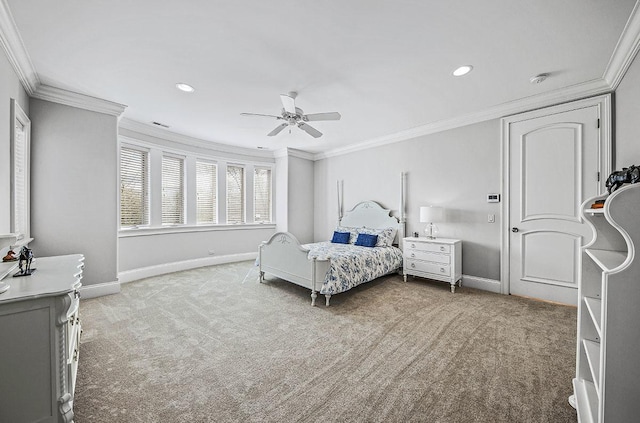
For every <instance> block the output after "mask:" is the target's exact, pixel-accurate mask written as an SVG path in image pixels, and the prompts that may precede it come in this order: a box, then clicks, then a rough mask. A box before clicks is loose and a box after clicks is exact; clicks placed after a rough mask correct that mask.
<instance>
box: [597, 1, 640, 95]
mask: <svg viewBox="0 0 640 423" xmlns="http://www.w3.org/2000/svg"><path fill="white" fill-rule="evenodd" d="M639 49H640V2H636V4H635V6H634V7H633V11H632V12H631V15H630V16H629V19H628V20H627V24H626V25H625V27H624V30H623V31H622V34H621V35H620V38H619V39H618V44H616V48H615V49H614V51H613V54H612V55H611V59H609V63H608V64H607V68H606V70H605V71H604V76H603V78H604V80H605V81H607V83H608V84H609V86H610V87H611V89H612V90H616V89H617V88H618V85H620V82H622V78H624V75H625V73H627V69H629V66H631V63H633V59H634V58H635V57H636V54H637V53H638V50H639Z"/></svg>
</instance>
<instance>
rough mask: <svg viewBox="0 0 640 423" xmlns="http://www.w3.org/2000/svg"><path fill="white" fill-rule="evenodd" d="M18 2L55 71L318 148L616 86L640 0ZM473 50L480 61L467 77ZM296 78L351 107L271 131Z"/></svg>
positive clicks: (14, 3)
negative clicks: (617, 66)
mask: <svg viewBox="0 0 640 423" xmlns="http://www.w3.org/2000/svg"><path fill="white" fill-rule="evenodd" d="M2 1H3V2H4V3H5V6H8V8H9V10H10V13H11V15H12V16H13V19H14V21H15V26H16V28H17V30H18V33H19V35H20V36H21V38H22V42H23V45H24V48H25V50H26V52H27V53H28V57H29V58H30V63H31V65H32V67H33V69H34V70H35V72H36V78H37V79H38V80H39V83H41V84H43V85H48V86H52V87H57V88H62V89H65V90H70V91H74V92H78V93H82V94H86V95H89V96H93V97H98V98H102V99H106V100H109V101H113V102H117V103H122V104H125V105H127V108H126V110H125V112H124V114H123V116H124V117H125V118H126V119H127V120H133V121H137V122H141V123H145V124H149V123H150V122H153V121H157V122H161V123H164V124H167V125H169V126H170V131H172V132H175V133H178V134H183V135H187V136H190V137H195V138H199V139H202V140H206V141H212V142H216V143H223V144H231V145H234V146H242V147H248V148H256V147H258V146H262V147H265V148H267V149H269V150H277V149H281V148H283V147H291V148H297V149H301V150H306V151H309V152H313V153H319V152H327V151H336V150H337V149H338V150H339V149H344V148H348V147H349V146H352V145H361V144H363V143H372V142H375V141H376V140H386V139H393V138H394V137H396V138H398V137H399V135H398V134H402V133H419V132H420V130H421V128H427V127H430V126H431V127H433V126H434V125H438V123H439V122H451V121H455V120H456V119H464V117H465V116H466V117H470V116H476V117H478V116H483V113H485V114H486V113H487V111H490V110H500V111H509V110H515V111H517V110H518V108H526V107H527V105H533V106H535V105H537V104H539V103H541V102H542V103H544V102H545V101H549V100H550V99H551V100H553V99H561V98H562V97H561V96H560V95H559V93H562V92H572V93H574V95H576V94H575V93H579V92H586V93H589V92H590V91H589V90H591V91H594V92H595V91H598V90H600V91H602V90H603V89H606V87H607V83H606V81H605V80H604V79H603V77H604V75H605V74H606V72H607V71H608V68H609V67H610V61H611V60H612V55H614V52H615V51H616V46H617V44H618V41H619V40H620V38H621V34H623V33H624V29H625V25H626V24H627V21H628V19H629V17H630V16H631V15H632V12H633V11H634V6H635V3H636V1H635V0H562V1H558V0H529V1H513V0H485V1H475V0H468V1H463V0H449V1H436V0H394V1H372V0H349V1H347V0H324V1H309V0H271V1H260V0H238V1H221V0H183V1H179V2H178V1H158V0H135V1H131V0H91V1H87V0H59V1H51V0H2ZM618 48H620V46H618ZM463 64H471V65H473V66H474V70H473V72H471V73H470V74H468V75H466V76H464V77H460V78H455V77H453V76H452V75H451V72H452V71H453V70H454V69H455V68H456V67H458V66H459V65H463ZM543 72H545V73H549V74H550V77H549V78H548V79H547V80H546V81H545V82H544V83H541V84H537V85H534V84H531V83H529V78H530V77H532V76H534V75H536V74H539V73H543ZM177 82H186V83H189V84H191V85H193V86H194V87H195V88H196V91H195V93H192V94H185V93H183V92H180V91H178V90H177V89H176V88H175V84H176V83H177ZM603 87H604V88H603ZM583 88H584V89H583ZM289 91H297V92H298V93H299V94H298V98H297V100H296V105H297V106H298V107H300V108H302V109H303V110H304V111H305V113H317V112H331V111H338V112H340V113H341V114H342V120H340V121H336V122H313V123H312V124H313V126H314V127H316V128H317V129H318V130H320V131H322V132H323V133H324V136H323V137H321V138H319V139H314V138H312V137H310V136H309V135H307V134H306V133H304V132H302V131H301V130H299V129H297V128H295V127H294V128H293V129H292V131H291V133H290V134H289V132H288V131H283V132H282V133H280V134H279V135H278V136H276V137H267V136H266V134H267V133H268V132H270V131H271V130H272V129H273V128H275V127H276V126H277V124H279V123H280V122H277V121H276V120H275V119H273V120H271V119H269V118H259V117H253V118H250V117H243V116H240V113H241V112H252V113H264V114H276V115H277V114H279V113H280V108H281V107H282V106H281V103H280V98H279V94H286V93H288V92H289ZM489 115H490V114H489ZM489 115H487V116H488V117H491V116H489ZM493 117H497V116H493Z"/></svg>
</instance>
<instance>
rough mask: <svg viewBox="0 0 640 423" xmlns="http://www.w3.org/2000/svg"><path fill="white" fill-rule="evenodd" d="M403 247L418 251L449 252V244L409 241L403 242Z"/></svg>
mask: <svg viewBox="0 0 640 423" xmlns="http://www.w3.org/2000/svg"><path fill="white" fill-rule="evenodd" d="M404 248H405V249H406V250H407V251H411V250H419V251H432V252H434V253H449V252H451V246H450V245H444V244H436V243H430V242H415V241H409V242H406V243H405V244H404Z"/></svg>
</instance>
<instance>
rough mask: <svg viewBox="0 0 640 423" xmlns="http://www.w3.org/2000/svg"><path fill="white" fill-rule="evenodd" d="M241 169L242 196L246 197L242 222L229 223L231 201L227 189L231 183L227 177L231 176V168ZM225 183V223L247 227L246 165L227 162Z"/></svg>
mask: <svg viewBox="0 0 640 423" xmlns="http://www.w3.org/2000/svg"><path fill="white" fill-rule="evenodd" d="M230 166H232V167H239V168H242V175H243V178H242V194H243V196H244V202H243V207H242V214H243V216H242V222H239V223H229V204H228V201H227V200H228V199H229V195H228V192H227V187H228V186H229V181H228V178H227V175H228V174H229V167H230ZM224 183H225V187H224V193H225V223H226V224H228V225H246V224H247V203H248V201H247V194H248V192H247V165H246V164H244V163H236V162H227V165H226V167H225V178H224Z"/></svg>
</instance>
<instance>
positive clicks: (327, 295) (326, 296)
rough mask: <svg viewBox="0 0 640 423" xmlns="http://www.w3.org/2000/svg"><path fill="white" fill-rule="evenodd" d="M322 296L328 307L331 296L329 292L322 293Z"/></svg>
mask: <svg viewBox="0 0 640 423" xmlns="http://www.w3.org/2000/svg"><path fill="white" fill-rule="evenodd" d="M324 298H325V301H326V303H325V305H326V306H327V307H329V299H330V298H331V294H324Z"/></svg>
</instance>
